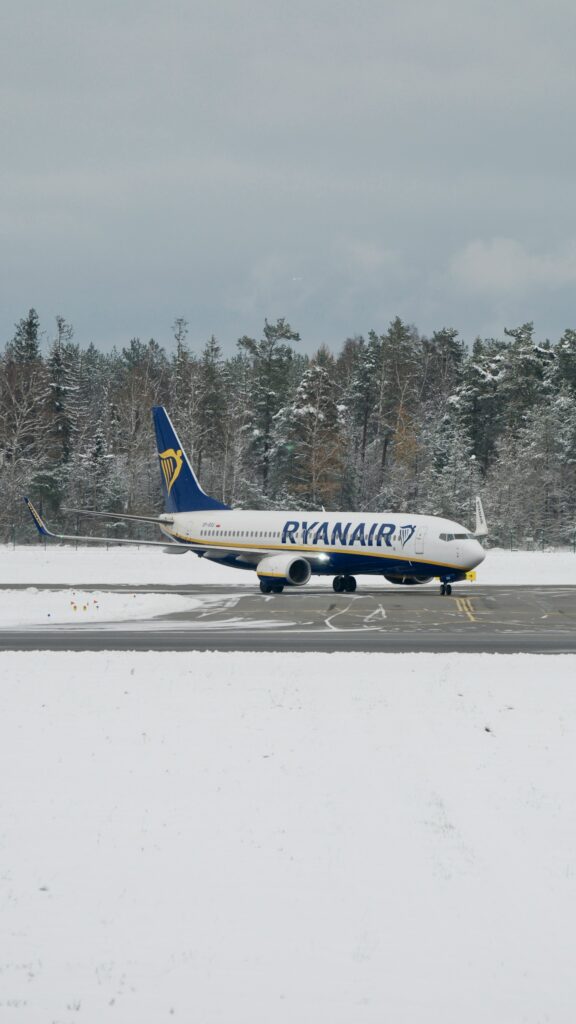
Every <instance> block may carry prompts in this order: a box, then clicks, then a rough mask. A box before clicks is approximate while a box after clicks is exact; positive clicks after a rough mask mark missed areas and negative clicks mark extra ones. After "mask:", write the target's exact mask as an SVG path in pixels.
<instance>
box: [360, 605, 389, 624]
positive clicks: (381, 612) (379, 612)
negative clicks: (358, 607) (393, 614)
mask: <svg viewBox="0 0 576 1024" xmlns="http://www.w3.org/2000/svg"><path fill="white" fill-rule="evenodd" d="M378 617H380V618H381V619H385V618H386V609H385V608H383V607H382V605H381V604H379V605H378V607H377V608H375V609H374V611H373V612H370V615H366V616H365V618H364V622H369V621H370V619H377V618H378Z"/></svg>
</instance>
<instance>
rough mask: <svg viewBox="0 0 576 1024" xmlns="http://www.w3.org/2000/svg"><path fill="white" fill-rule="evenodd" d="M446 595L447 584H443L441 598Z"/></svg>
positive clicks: (441, 585)
mask: <svg viewBox="0 0 576 1024" xmlns="http://www.w3.org/2000/svg"><path fill="white" fill-rule="evenodd" d="M445 594H446V584H445V583H441V584H440V596H441V597H444V596H445Z"/></svg>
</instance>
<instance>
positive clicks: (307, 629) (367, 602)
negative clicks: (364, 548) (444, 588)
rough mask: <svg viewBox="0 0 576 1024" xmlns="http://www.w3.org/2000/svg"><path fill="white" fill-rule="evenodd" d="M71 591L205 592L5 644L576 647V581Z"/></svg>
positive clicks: (44, 629) (30, 633)
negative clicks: (339, 590)
mask: <svg viewBox="0 0 576 1024" xmlns="http://www.w3.org/2000/svg"><path fill="white" fill-rule="evenodd" d="M28 586H30V585H29V584H26V585H23V586H21V587H15V586H5V587H3V588H2V589H8V590H15V589H26V588H27V587H28ZM37 589H44V590H69V589H71V588H70V587H68V586H66V585H57V584H50V585H45V586H42V585H39V586H38V587H37ZM74 589H75V590H76V591H78V590H82V591H86V592H90V591H100V592H102V591H109V592H116V593H118V592H127V593H143V592H145V593H154V594H158V593H178V594H184V595H187V594H189V595H190V596H193V597H195V598H198V597H200V598H203V599H204V600H202V602H201V604H200V605H199V606H198V607H196V608H195V609H194V610H190V611H187V612H180V613H178V614H173V615H167V616H166V617H163V618H154V619H150V620H147V621H142V620H139V621H135V622H113V623H102V624H98V625H94V624H90V625H82V624H81V623H79V624H74V625H60V626H59V625H46V626H26V627H24V626H23V627H21V628H19V629H15V628H11V629H6V630H2V629H0V650H23V651H25V650H73V651H92V650H93V651H96V650H141V651H146V650H172V651H191V650H218V651H333V652H338V651H379V652H386V651H389V652H392V651H396V652H398V651H413V652H414V651H423V652H450V651H455V652H491V653H495V652H499V653H512V652H521V651H525V652H532V653H540V654H550V653H558V654H560V653H562V654H568V653H576V587H476V586H470V585H462V586H460V587H458V586H455V587H454V591H453V594H452V596H451V597H440V595H439V593H438V587H437V586H436V585H430V586H424V587H406V588H404V587H389V588H381V587H379V588H378V589H375V588H373V589H370V587H369V585H363V584H362V583H360V584H359V589H358V591H357V592H356V593H355V594H335V593H333V591H332V590H331V589H328V588H326V587H318V586H307V587H305V588H303V589H300V588H290V589H287V590H285V591H284V593H283V594H275V595H270V596H264V595H262V594H260V592H259V591H258V590H257V589H256V588H252V587H246V586H236V587H234V586H197V587H194V588H181V587H169V586H136V587H129V586H110V585H107V584H102V585H94V584H92V585H90V586H82V584H76V585H75V587H74Z"/></svg>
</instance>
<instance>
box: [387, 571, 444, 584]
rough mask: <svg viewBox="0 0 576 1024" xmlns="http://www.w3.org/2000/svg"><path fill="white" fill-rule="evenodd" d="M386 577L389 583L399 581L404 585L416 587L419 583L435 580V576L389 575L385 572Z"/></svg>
mask: <svg viewBox="0 0 576 1024" xmlns="http://www.w3.org/2000/svg"><path fill="white" fill-rule="evenodd" d="M384 579H385V580H388V583H399V584H401V586H403V587H414V586H416V585H417V584H418V583H430V580H433V579H434V577H433V576H387V575H386V573H384Z"/></svg>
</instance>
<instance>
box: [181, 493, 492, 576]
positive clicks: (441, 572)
mask: <svg viewBox="0 0 576 1024" xmlns="http://www.w3.org/2000/svg"><path fill="white" fill-rule="evenodd" d="M161 518H164V517H161ZM166 519H167V520H169V522H167V524H166V526H165V527H164V526H162V527H161V529H162V532H163V533H165V534H166V535H167V536H168V537H171V538H172V539H173V540H175V541H176V542H180V543H186V544H188V545H192V546H193V547H194V548H195V549H196V550H197V551H198V553H199V554H203V555H204V557H206V558H211V559H214V560H218V561H223V562H226V564H228V565H234V566H236V567H237V568H244V569H255V568H256V566H257V565H258V562H260V561H261V559H262V558H264V557H266V556H268V555H288V556H299V557H301V558H304V559H307V560H308V561H309V562H310V566H311V570H312V573H316V574H322V575H326V574H335V573H355V574H363V573H369V574H370V573H377V574H384V575H387V574H390V575H393V576H394V575H402V574H406V575H416V576H417V575H420V576H421V577H430V576H438V577H443V576H445V577H446V578H449V577H450V576H452V577H454V578H458V577H461V576H462V575H463V574H465V573H466V572H468V571H470V570H471V569H474V568H475V567H476V566H477V565H479V564H480V562H482V561H483V559H484V557H485V555H484V550H483V548H482V546H481V544H480V543H479V542H478V541H477V540H476V539H475V537H473V536H472V535H471V534H470V532H469V531H468V530H467V529H466V527H464V526H462V525H461V524H459V523H456V522H454V521H452V520H449V519H443V518H439V517H437V516H421V515H411V514H408V513H394V512H388V513H384V514H376V513H369V512H365V513H364V512H349V513H345V512H323V511H322V512H315V513H313V512H296V511H291V512H266V511H265V512H262V511H248V510H240V511H234V510H228V509H227V510H222V511H216V512H212V511H209V512H177V513H172V514H169V515H168V514H167V515H166Z"/></svg>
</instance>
